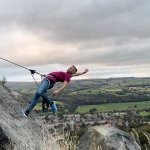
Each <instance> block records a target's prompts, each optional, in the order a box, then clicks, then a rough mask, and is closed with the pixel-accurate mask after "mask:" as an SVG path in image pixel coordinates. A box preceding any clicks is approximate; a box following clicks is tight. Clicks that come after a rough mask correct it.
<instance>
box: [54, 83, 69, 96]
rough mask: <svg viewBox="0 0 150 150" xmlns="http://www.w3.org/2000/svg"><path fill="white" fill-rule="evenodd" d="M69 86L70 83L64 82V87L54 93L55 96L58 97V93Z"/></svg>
mask: <svg viewBox="0 0 150 150" xmlns="http://www.w3.org/2000/svg"><path fill="white" fill-rule="evenodd" d="M68 84H69V83H68V82H67V81H64V83H63V85H62V86H61V87H60V88H59V89H57V90H55V91H53V95H54V96H56V95H57V94H58V93H60V92H62V91H63V90H64V89H65V88H66V86H67V85H68Z"/></svg>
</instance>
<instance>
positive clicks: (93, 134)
mask: <svg viewBox="0 0 150 150" xmlns="http://www.w3.org/2000/svg"><path fill="white" fill-rule="evenodd" d="M78 150H140V147H139V145H138V144H137V143H136V141H135V139H134V138H133V137H132V136H130V135H129V134H127V133H125V132H123V131H121V130H119V129H117V128H114V127H107V126H95V127H92V128H90V129H89V130H88V131H87V132H86V133H85V134H84V135H83V136H82V137H81V139H80V141H79V144H78Z"/></svg>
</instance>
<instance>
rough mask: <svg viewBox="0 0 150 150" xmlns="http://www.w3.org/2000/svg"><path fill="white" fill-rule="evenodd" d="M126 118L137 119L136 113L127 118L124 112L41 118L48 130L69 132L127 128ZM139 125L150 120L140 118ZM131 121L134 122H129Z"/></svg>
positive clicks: (128, 124) (128, 123)
mask: <svg viewBox="0 0 150 150" xmlns="http://www.w3.org/2000/svg"><path fill="white" fill-rule="evenodd" d="M128 117H132V118H136V119H137V118H138V117H139V114H138V113H137V112H136V111H132V112H131V116H128V114H127V113H126V112H120V113H95V114H84V115H83V114H70V115H69V114H68V115H67V114H64V115H63V117H61V118H60V117H59V116H54V115H46V116H43V117H41V118H42V120H43V121H44V122H45V124H47V126H48V127H49V129H53V128H55V129H60V128H61V129H63V130H69V131H78V130H80V129H81V128H86V129H87V128H90V127H92V126H95V125H105V126H113V127H117V128H129V126H130V122H129V119H128ZM139 118H140V119H139V120H138V121H139V123H140V124H145V123H150V118H146V119H144V118H141V117H139ZM131 121H134V119H133V120H131Z"/></svg>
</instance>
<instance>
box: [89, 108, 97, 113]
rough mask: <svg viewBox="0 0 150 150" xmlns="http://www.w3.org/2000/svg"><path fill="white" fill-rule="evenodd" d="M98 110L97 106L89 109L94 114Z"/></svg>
mask: <svg viewBox="0 0 150 150" xmlns="http://www.w3.org/2000/svg"><path fill="white" fill-rule="evenodd" d="M96 111H97V109H96V108H92V109H90V110H89V113H90V114H94V113H95V112H96Z"/></svg>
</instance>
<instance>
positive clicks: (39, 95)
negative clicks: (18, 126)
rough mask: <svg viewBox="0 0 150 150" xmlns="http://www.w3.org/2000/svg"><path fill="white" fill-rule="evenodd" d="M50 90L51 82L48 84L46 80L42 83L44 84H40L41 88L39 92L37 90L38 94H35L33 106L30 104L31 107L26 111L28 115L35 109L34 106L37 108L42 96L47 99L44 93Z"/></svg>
mask: <svg viewBox="0 0 150 150" xmlns="http://www.w3.org/2000/svg"><path fill="white" fill-rule="evenodd" d="M48 88H49V82H48V81H47V80H46V79H44V80H43V81H42V83H41V84H40V86H39V87H38V90H37V92H36V93H35V96H34V98H33V100H32V102H31V104H30V105H29V107H28V108H27V109H26V111H27V112H28V114H29V112H30V111H31V110H32V109H33V108H34V106H35V105H36V103H37V102H38V100H39V98H40V97H41V96H43V97H45V94H44V92H45V91H47V90H48ZM49 101H50V100H49Z"/></svg>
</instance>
